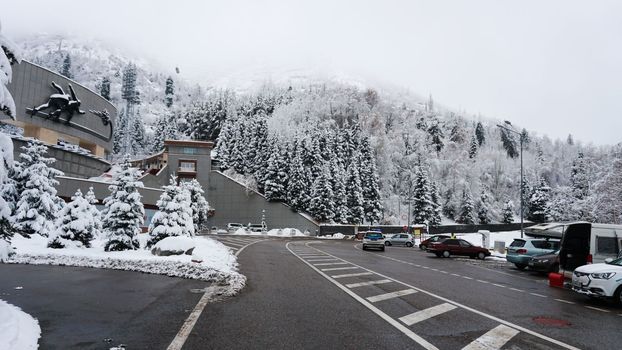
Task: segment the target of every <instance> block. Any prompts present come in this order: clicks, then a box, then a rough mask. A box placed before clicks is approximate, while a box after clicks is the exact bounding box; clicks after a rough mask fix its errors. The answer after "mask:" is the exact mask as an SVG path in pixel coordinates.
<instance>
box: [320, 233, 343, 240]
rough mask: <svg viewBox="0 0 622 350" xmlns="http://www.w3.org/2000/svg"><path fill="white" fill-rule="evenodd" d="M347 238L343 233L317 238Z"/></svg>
mask: <svg viewBox="0 0 622 350" xmlns="http://www.w3.org/2000/svg"><path fill="white" fill-rule="evenodd" d="M345 237H346V235H344V234H343V233H339V232H337V233H334V234H332V235H325V236H318V237H316V238H319V239H344V238H345Z"/></svg>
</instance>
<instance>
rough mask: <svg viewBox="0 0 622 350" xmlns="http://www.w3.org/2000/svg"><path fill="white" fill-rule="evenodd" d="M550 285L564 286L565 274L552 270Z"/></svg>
mask: <svg viewBox="0 0 622 350" xmlns="http://www.w3.org/2000/svg"><path fill="white" fill-rule="evenodd" d="M549 286H550V287H558V288H563V287H564V275H562V274H561V273H555V272H551V273H549Z"/></svg>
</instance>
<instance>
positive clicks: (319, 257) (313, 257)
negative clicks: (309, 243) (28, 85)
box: [301, 255, 329, 259]
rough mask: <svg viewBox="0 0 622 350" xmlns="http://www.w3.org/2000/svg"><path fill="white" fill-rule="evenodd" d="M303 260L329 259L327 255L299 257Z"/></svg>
mask: <svg viewBox="0 0 622 350" xmlns="http://www.w3.org/2000/svg"><path fill="white" fill-rule="evenodd" d="M301 258H303V259H321V258H329V256H328V255H305V256H301Z"/></svg>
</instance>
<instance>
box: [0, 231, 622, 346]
mask: <svg viewBox="0 0 622 350" xmlns="http://www.w3.org/2000/svg"><path fill="white" fill-rule="evenodd" d="M216 238H217V239H221V240H223V242H224V240H226V239H227V238H226V237H220V236H219V237H216ZM289 241H291V242H292V243H289V248H290V249H291V250H294V251H301V250H305V251H315V252H318V254H328V255H332V256H334V257H335V258H339V259H343V261H344V262H346V263H344V264H343V265H338V266H351V267H352V268H353V269H355V270H348V271H343V272H341V273H349V272H357V271H359V270H356V269H361V268H363V269H369V270H370V271H372V272H373V273H374V274H372V275H370V276H360V277H348V278H343V279H334V280H333V281H336V282H337V283H340V284H342V285H344V284H348V283H356V282H365V281H372V280H377V279H379V278H384V277H379V276H378V275H377V274H376V273H378V274H381V275H383V276H385V277H387V278H390V279H394V280H395V281H392V282H391V283H386V284H381V285H373V286H364V287H360V288H355V289H351V291H353V292H354V293H355V294H356V295H357V296H359V297H361V298H367V297H369V296H374V295H378V294H383V293H388V292H393V291H397V290H402V289H404V288H407V287H405V285H408V286H412V287H414V288H417V289H418V292H417V293H414V294H411V295H407V296H402V297H400V298H394V299H391V300H386V301H382V302H378V303H374V306H375V307H377V308H378V309H380V310H381V311H382V312H384V313H385V314H386V315H388V316H389V317H391V318H393V319H399V317H401V316H404V315H406V314H410V313H412V312H416V311H420V310H424V309H427V308H429V307H432V306H436V305H439V304H442V303H450V304H453V305H457V306H458V307H457V309H455V310H452V311H450V312H447V313H445V314H442V315H439V316H436V317H433V318H431V319H428V320H426V321H425V322H421V323H417V324H414V325H411V326H408V329H409V330H411V331H412V332H414V333H416V334H417V335H418V336H420V337H422V338H423V339H425V340H426V341H428V342H430V343H432V344H434V345H435V346H436V347H438V348H439V349H461V348H462V347H464V346H466V345H467V344H469V343H470V342H471V341H473V340H475V339H477V338H478V337H480V336H482V335H483V334H484V333H486V332H488V331H490V330H492V329H493V328H495V327H497V326H499V325H500V324H501V322H505V323H506V324H507V325H510V327H514V328H521V327H522V330H521V331H520V332H519V333H518V334H517V335H516V336H514V337H513V338H512V339H511V340H510V341H509V342H508V343H507V344H505V346H504V347H503V349H512V350H515V349H560V348H563V347H562V346H559V345H556V344H554V343H552V342H550V341H547V340H545V339H541V338H539V337H538V336H535V335H533V334H529V331H533V332H537V333H538V334H541V335H542V336H545V337H550V338H552V339H554V340H558V341H561V342H563V343H566V344H569V345H571V346H575V347H577V348H581V349H618V348H620V346H618V345H619V344H622V333H621V332H619V325H620V323H621V322H622V316H621V315H622V308H620V307H618V306H616V305H614V304H612V303H610V302H605V301H592V300H588V299H586V298H584V297H582V296H579V295H576V294H575V293H573V292H571V291H569V290H564V289H558V288H551V287H548V285H547V283H546V278H545V277H544V276H543V275H539V274H536V273H531V272H529V271H518V270H516V269H514V268H513V267H512V266H511V265H509V264H507V263H505V262H498V261H492V260H486V261H479V260H472V259H468V258H467V259H464V258H449V259H443V258H437V257H435V256H434V255H432V254H429V253H425V252H422V251H420V250H419V249H417V248H398V247H388V248H387V249H386V251H385V252H380V251H362V250H360V244H358V243H356V242H352V241H321V242H319V241H311V240H295V241H293V240H287V239H270V240H266V241H262V242H259V243H256V244H253V245H251V246H249V247H247V248H246V249H245V250H244V251H243V252H242V253H241V254H240V256H239V257H238V259H239V263H240V272H241V273H243V274H244V275H246V276H247V278H248V282H247V286H246V287H245V288H244V289H243V290H242V292H241V293H240V294H238V295H237V296H235V297H231V298H226V299H224V300H222V301H218V302H214V303H210V304H208V305H207V306H206V307H205V309H204V311H203V313H202V315H201V317H200V318H199V319H198V321H197V323H196V325H195V327H194V329H193V331H192V332H191V334H190V336H189V338H188V339H187V341H186V343H185V345H184V347H183V349H292V348H301V349H334V348H337V349H418V348H421V346H419V345H418V344H416V343H415V342H414V341H413V340H412V339H411V338H409V337H407V336H406V335H405V334H404V333H402V332H401V331H400V330H398V329H397V328H395V327H394V326H393V325H390V324H389V323H388V322H387V321H386V320H384V319H382V318H381V317H379V316H378V315H376V314H375V313H374V312H372V311H371V310H370V309H368V308H367V307H365V306H364V305H363V304H361V303H360V302H359V301H357V300H355V299H354V298H353V297H351V296H350V295H348V294H347V293H346V292H344V291H343V290H342V289H340V288H339V287H337V286H336V285H335V284H334V283H332V282H331V281H330V280H329V279H327V278H325V277H324V276H322V275H321V274H320V273H318V272H317V271H316V270H314V269H313V268H312V267H311V266H309V265H308V264H307V263H305V262H304V261H303V260H309V259H305V258H304V257H301V258H299V257H298V256H296V255H295V254H294V253H292V252H291V251H290V250H288V249H287V247H286V244H287V242H289ZM309 264H314V263H313V262H310V263H309ZM353 264H354V265H353ZM323 267H327V266H323ZM316 268H321V267H319V266H318V267H316ZM360 271H366V270H360ZM332 273H338V272H332ZM326 274H327V275H330V274H331V273H329V272H326ZM327 277H328V276H327ZM0 281H1V283H0V298H1V299H4V300H7V301H8V302H10V303H12V304H15V305H18V306H20V307H21V308H23V309H24V311H26V312H27V313H29V314H31V315H33V316H34V317H36V318H37V319H39V321H40V324H41V327H42V329H43V337H42V339H41V341H40V345H41V349H72V348H76V349H109V348H110V347H111V346H113V345H118V344H121V343H123V344H126V345H127V349H166V347H167V346H168V344H169V343H170V342H171V341H172V339H173V338H174V337H175V334H176V333H177V332H178V330H179V328H180V327H181V325H182V324H183V322H184V320H185V319H186V317H187V316H188V314H189V312H190V311H191V310H192V309H193V308H194V306H195V304H196V303H197V301H198V300H199V298H200V297H201V294H196V293H191V292H190V289H193V288H204V287H206V283H204V282H198V281H192V280H184V279H179V278H171V277H165V276H157V275H148V274H141V273H136V272H124V271H111V270H97V269H88V268H73V267H53V266H29V265H2V264H0ZM398 282H403V283H404V284H400V283H398ZM15 287H23V289H15ZM409 288H410V287H409ZM467 308H468V309H467ZM524 330H526V331H524ZM105 338H112V339H113V341H112V342H111V343H105V342H104V339H105Z"/></svg>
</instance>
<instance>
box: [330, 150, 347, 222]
mask: <svg viewBox="0 0 622 350" xmlns="http://www.w3.org/2000/svg"><path fill="white" fill-rule="evenodd" d="M341 163H342V162H341V160H340V159H338V158H333V159H332V160H331V162H330V164H331V173H332V179H331V184H332V187H333V196H334V201H335V217H334V218H333V220H334V221H335V222H336V223H338V224H345V223H347V222H348V198H347V189H346V175H345V171H344V169H343V165H342V164H341Z"/></svg>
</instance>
